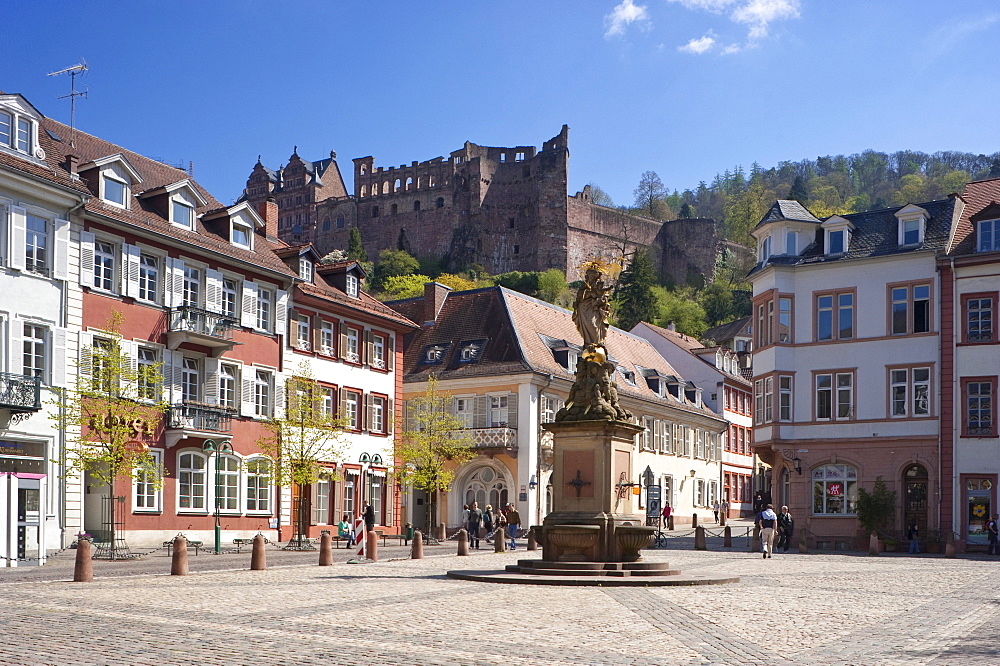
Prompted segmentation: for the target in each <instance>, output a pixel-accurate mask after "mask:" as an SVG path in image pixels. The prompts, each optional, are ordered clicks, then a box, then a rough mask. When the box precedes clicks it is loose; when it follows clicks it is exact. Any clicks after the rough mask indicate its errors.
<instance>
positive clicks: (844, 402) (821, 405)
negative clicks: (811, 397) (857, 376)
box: [816, 372, 854, 421]
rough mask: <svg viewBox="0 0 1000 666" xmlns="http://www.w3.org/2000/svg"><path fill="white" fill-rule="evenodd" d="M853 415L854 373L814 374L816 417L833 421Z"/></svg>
mask: <svg viewBox="0 0 1000 666" xmlns="http://www.w3.org/2000/svg"><path fill="white" fill-rule="evenodd" d="M853 416H854V373H851V372H837V373H820V374H817V375H816V419H817V420H819V421H833V420H843V419H850V418H853Z"/></svg>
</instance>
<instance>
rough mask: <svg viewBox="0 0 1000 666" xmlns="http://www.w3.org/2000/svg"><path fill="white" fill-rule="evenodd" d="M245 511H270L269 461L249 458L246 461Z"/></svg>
mask: <svg viewBox="0 0 1000 666" xmlns="http://www.w3.org/2000/svg"><path fill="white" fill-rule="evenodd" d="M246 492H247V495H246V497H247V511H248V512H250V511H255V512H265V513H270V512H271V461H270V460H268V459H267V458H251V459H250V460H248V461H247V491H246Z"/></svg>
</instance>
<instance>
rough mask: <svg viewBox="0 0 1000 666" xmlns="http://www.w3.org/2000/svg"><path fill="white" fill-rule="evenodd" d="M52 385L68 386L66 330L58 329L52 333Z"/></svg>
mask: <svg viewBox="0 0 1000 666" xmlns="http://www.w3.org/2000/svg"><path fill="white" fill-rule="evenodd" d="M50 358H51V361H52V385H53V386H65V385H66V329H65V328H56V329H53V331H52V354H51V356H50Z"/></svg>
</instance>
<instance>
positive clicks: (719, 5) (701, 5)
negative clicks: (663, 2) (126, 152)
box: [667, 0, 738, 14]
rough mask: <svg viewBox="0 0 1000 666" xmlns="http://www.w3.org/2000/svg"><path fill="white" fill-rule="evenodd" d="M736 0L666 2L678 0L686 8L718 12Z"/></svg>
mask: <svg viewBox="0 0 1000 666" xmlns="http://www.w3.org/2000/svg"><path fill="white" fill-rule="evenodd" d="M737 1H738V0H667V2H679V3H680V4H682V5H683V6H684V7H686V8H687V9H695V10H701V11H704V12H712V13H713V14H718V13H719V12H721V11H722V10H723V9H726V8H727V7H729V6H730V5H732V4H733V3H735V2H737Z"/></svg>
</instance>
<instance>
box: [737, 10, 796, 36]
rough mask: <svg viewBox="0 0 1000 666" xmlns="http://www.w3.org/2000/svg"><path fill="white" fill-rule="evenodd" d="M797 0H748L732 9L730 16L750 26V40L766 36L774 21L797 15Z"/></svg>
mask: <svg viewBox="0 0 1000 666" xmlns="http://www.w3.org/2000/svg"><path fill="white" fill-rule="evenodd" d="M799 6H800V4H799V0H750V1H749V2H746V3H744V4H741V5H740V6H739V7H737V8H736V9H734V10H733V13H732V14H731V15H730V18H731V19H733V20H734V21H736V22H737V23H743V24H745V25H748V26H750V35H749V36H750V40H751V41H756V40H758V39H763V38H764V37H767V31H768V27H769V26H770V24H771V23H772V22H774V21H780V20H783V19H792V18H798V17H799Z"/></svg>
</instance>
